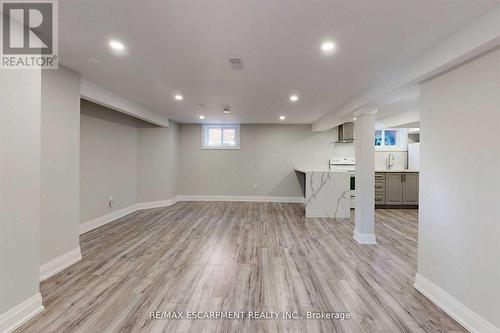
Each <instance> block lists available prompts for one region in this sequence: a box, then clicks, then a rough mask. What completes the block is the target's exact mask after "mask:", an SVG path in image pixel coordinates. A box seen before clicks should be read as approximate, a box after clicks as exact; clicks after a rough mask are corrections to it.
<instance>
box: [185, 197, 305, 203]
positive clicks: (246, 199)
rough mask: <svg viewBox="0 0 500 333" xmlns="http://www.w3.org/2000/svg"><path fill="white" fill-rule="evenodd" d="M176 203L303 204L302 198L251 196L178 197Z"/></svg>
mask: <svg viewBox="0 0 500 333" xmlns="http://www.w3.org/2000/svg"><path fill="white" fill-rule="evenodd" d="M178 201H236V202H238V201H243V202H283V203H285V202H286V203H304V202H305V199H304V197H273V196H253V195H246V196H241V195H180V196H178Z"/></svg>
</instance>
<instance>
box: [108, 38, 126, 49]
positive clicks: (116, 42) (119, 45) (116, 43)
mask: <svg viewBox="0 0 500 333" xmlns="http://www.w3.org/2000/svg"><path fill="white" fill-rule="evenodd" d="M109 47H111V48H112V49H113V50H115V51H124V50H125V45H123V43H122V42H120V41H119V40H116V39H112V40H110V41H109Z"/></svg>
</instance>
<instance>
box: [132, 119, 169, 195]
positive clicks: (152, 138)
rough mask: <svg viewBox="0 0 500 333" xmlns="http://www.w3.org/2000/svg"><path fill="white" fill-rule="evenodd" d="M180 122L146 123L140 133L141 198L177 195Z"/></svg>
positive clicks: (139, 188) (139, 190) (139, 182)
mask: <svg viewBox="0 0 500 333" xmlns="http://www.w3.org/2000/svg"><path fill="white" fill-rule="evenodd" d="M178 154H179V151H178V125H177V124H176V123H175V122H173V121H170V126H169V127H158V126H155V125H150V124H146V123H142V124H141V125H140V126H139V133H138V193H137V201H139V202H151V201H161V200H168V199H171V198H173V197H175V196H176V195H177V178H178V177H177V175H178V168H177V166H178V160H179V155H178Z"/></svg>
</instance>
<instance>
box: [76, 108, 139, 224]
mask: <svg viewBox="0 0 500 333" xmlns="http://www.w3.org/2000/svg"><path fill="white" fill-rule="evenodd" d="M80 121H81V128H80V131H81V132H80V223H85V222H88V221H89V220H92V219H94V218H97V217H100V216H103V215H106V214H108V213H111V212H113V211H116V210H119V209H121V208H125V207H128V206H130V205H133V204H135V203H136V202H137V174H138V168H137V158H138V149H137V141H138V134H137V126H138V121H137V120H136V119H135V118H132V117H130V116H127V115H125V114H122V113H119V112H116V111H113V110H110V109H107V108H105V107H103V106H100V105H97V104H94V103H91V102H88V101H85V100H82V101H81V118H80ZM110 196H113V200H114V205H113V207H112V208H110V207H109V206H108V202H109V197H110Z"/></svg>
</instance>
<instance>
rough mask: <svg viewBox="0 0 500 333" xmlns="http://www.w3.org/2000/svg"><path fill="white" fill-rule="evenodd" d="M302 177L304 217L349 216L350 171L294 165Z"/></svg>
mask: <svg viewBox="0 0 500 333" xmlns="http://www.w3.org/2000/svg"><path fill="white" fill-rule="evenodd" d="M295 171H296V172H297V173H298V176H299V177H304V192H305V208H306V217H321V218H349V217H350V214H351V213H350V177H351V175H350V173H349V172H347V171H345V172H344V171H337V170H335V171H334V170H330V169H329V168H328V167H321V166H320V167H318V166H296V167H295Z"/></svg>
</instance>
